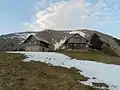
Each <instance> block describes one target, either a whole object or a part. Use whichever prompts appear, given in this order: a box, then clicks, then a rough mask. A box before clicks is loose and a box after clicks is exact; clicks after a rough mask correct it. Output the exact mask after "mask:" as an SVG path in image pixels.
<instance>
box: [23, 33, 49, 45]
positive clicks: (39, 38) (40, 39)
mask: <svg viewBox="0 0 120 90" xmlns="http://www.w3.org/2000/svg"><path fill="white" fill-rule="evenodd" d="M31 37H34V38H35V39H36V40H38V41H42V42H45V43H47V44H50V43H49V42H48V41H47V40H45V39H43V38H42V37H38V36H34V35H30V36H29V37H28V38H27V39H26V40H25V41H24V42H23V43H26V41H27V40H28V39H30V38H31Z"/></svg>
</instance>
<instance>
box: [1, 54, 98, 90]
mask: <svg viewBox="0 0 120 90" xmlns="http://www.w3.org/2000/svg"><path fill="white" fill-rule="evenodd" d="M23 59H24V56H23V55H21V54H9V53H0V90H99V89H95V88H92V87H89V86H85V85H83V84H80V83H79V82H78V80H81V81H84V80H87V79H88V78H87V77H84V76H82V75H80V73H79V71H78V70H77V69H75V68H71V69H67V68H62V67H53V66H49V65H47V64H45V63H41V62H35V61H31V62H23V61H22V60H23Z"/></svg>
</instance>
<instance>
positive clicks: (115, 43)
mask: <svg viewBox="0 0 120 90" xmlns="http://www.w3.org/2000/svg"><path fill="white" fill-rule="evenodd" d="M71 33H79V34H80V35H81V36H83V37H85V38H86V39H88V40H90V38H91V36H92V34H93V33H97V34H98V35H99V36H100V39H101V40H102V41H104V42H105V43H106V45H108V46H106V45H105V47H104V50H106V51H108V52H114V53H116V54H117V55H119V56H120V44H119V43H120V41H119V39H116V38H114V37H112V36H110V35H107V34H104V33H100V32H98V31H93V30H87V29H80V30H74V31H73V30H60V31H57V30H50V29H46V30H44V31H41V32H22V33H12V34H6V35H2V36H0V43H1V46H0V47H1V48H2V46H5V45H7V44H10V43H12V44H16V45H15V46H17V47H18V45H19V44H20V43H22V42H23V41H24V40H25V39H26V38H27V37H28V36H29V35H31V34H33V35H37V36H40V37H42V38H44V39H46V40H48V41H49V42H51V43H52V44H53V45H54V46H55V47H56V45H59V46H60V44H62V43H63V42H62V43H61V40H63V41H64V40H65V38H66V37H68V36H69V35H70V34H71ZM8 46H9V45H8ZM108 47H109V48H110V49H109V48H108Z"/></svg>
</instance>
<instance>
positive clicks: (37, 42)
mask: <svg viewBox="0 0 120 90" xmlns="http://www.w3.org/2000/svg"><path fill="white" fill-rule="evenodd" d="M23 43H24V46H25V51H40V52H46V51H49V45H50V44H49V42H48V41H46V40H44V39H43V38H41V37H36V36H33V35H30V36H29V37H28V38H27V39H26V40H25V41H24V42H23Z"/></svg>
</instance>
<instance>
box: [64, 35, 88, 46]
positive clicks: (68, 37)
mask: <svg viewBox="0 0 120 90" xmlns="http://www.w3.org/2000/svg"><path fill="white" fill-rule="evenodd" d="M76 35H79V36H80V37H82V38H84V39H85V40H86V42H88V40H87V39H86V38H85V37H83V36H81V35H80V34H78V33H76V34H69V35H68V36H67V39H66V41H65V43H66V42H67V41H68V40H69V39H71V38H72V37H74V36H76ZM65 43H64V44H65Z"/></svg>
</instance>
